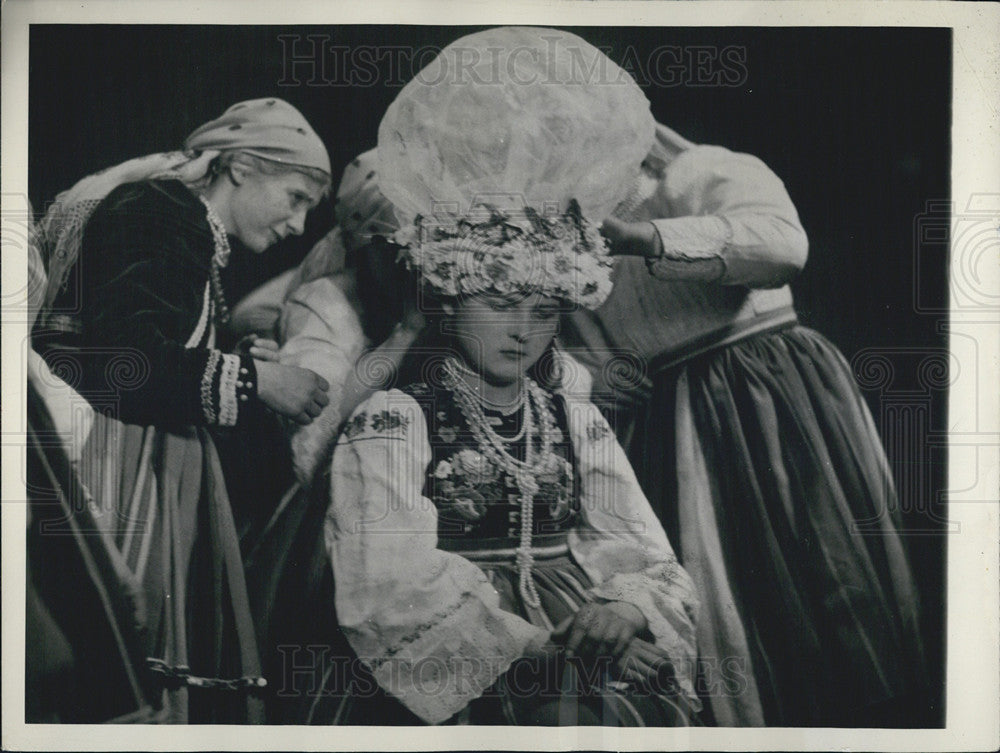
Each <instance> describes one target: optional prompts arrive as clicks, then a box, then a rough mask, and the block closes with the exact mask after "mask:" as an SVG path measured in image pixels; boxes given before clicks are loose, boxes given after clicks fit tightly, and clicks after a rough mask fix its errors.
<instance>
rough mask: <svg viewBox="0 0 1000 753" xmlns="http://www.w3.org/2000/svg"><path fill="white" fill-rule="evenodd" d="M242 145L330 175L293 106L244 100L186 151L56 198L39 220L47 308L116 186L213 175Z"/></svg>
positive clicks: (196, 135) (136, 162)
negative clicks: (223, 156)
mask: <svg viewBox="0 0 1000 753" xmlns="http://www.w3.org/2000/svg"><path fill="white" fill-rule="evenodd" d="M228 149H238V150H241V151H245V152H248V153H250V154H253V155H255V156H258V157H262V158H264V159H269V160H272V161H275V162H280V163H282V164H286V165H289V166H290V167H294V166H299V167H308V168H315V169H317V170H322V171H323V172H325V173H327V174H329V173H330V158H329V156H328V155H327V152H326V147H325V146H324V145H323V142H322V140H321V139H320V138H319V136H317V135H316V133H315V131H313V129H312V128H311V127H310V125H309V123H308V122H307V121H306V119H305V118H304V117H303V116H302V114H301V113H300V112H299V111H298V110H296V109H295V108H294V107H292V105H290V104H288V103H287V102H285V101H283V100H280V99H274V98H271V99H255V100H249V101H246V102H240V103H238V104H235V105H233V106H232V107H230V108H229V109H228V110H226V111H225V112H224V113H223V114H222V116H221V117H219V118H217V119H215V120H212V121H210V122H208V123H206V124H205V125H203V126H201V127H199V128H197V129H196V130H195V131H194V132H193V133H192V134H191V135H190V136H188V138H187V139H186V140H185V142H184V151H175V152H166V153H160V154H150V155H147V156H145V157H137V158H135V159H131V160H128V161H126V162H122V163H121V164H119V165H115V166H114V167H111V168H108V169H106V170H102V171H101V172H99V173H95V174H93V175H89V176H87V177H86V178H84V179H83V180H81V181H79V182H78V183H76V184H75V185H74V186H73V187H72V188H70V189H69V190H68V191H64V192H63V193H61V194H59V195H58V196H57V197H56V200H55V202H53V204H52V206H51V207H50V208H49V210H48V211H47V212H46V214H45V217H43V218H42V220H41V221H40V222H39V224H38V227H37V229H36V231H37V238H38V243H39V247H40V250H41V253H42V258H43V260H44V261H45V263H46V267H47V273H48V283H47V287H46V290H45V298H44V301H43V307H44V308H43V310H51V308H52V306H53V304H54V302H55V299H56V297H57V296H58V295H59V291H60V290H62V288H63V287H64V286H65V285H66V281H67V279H68V277H69V272H70V270H71V269H72V267H73V265H74V264H75V263H76V260H77V258H78V257H79V255H80V246H81V244H82V242H83V231H84V228H85V227H86V224H87V221H88V220H89V219H90V215H91V214H92V213H93V211H94V209H96V208H97V205H98V204H100V203H101V201H103V199H104V198H105V197H106V196H107V195H108V194H109V193H111V191H113V190H114V189H115V188H117V187H118V186H120V185H123V184H125V183H132V182H136V181H142V180H165V179H172V180H180V181H182V182H184V183H187V184H192V183H197V182H198V181H201V180H203V179H204V178H206V177H207V176H208V173H209V169H210V167H211V163H212V160H214V159H215V158H216V157H218V156H219V154H220V153H221V152H222V151H223V150H228Z"/></svg>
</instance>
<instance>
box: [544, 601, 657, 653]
mask: <svg viewBox="0 0 1000 753" xmlns="http://www.w3.org/2000/svg"><path fill="white" fill-rule="evenodd" d="M645 629H646V618H645V617H643V615H642V612H640V611H639V609H638V608H637V607H635V606H633V605H631V604H626V603H625V602H621V601H614V602H610V603H607V604H593V603H591V604H584V605H583V606H582V607H580V610H579V611H578V612H577V613H576V615H575V616H574V617H573V618H572V619H571V620H570V621H566V622H564V623H562V624H561V625H560V626H559V627H558V628H557V629H556V631H555V632H554V633H553V638H554V639H556V640H558V639H559V638H560V637H562V636H563V635H566V636H567V637H566V639H565V646H566V656H567V657H569V656H573V655H574V654H580V655H582V656H585V657H588V658H599V657H605V656H608V657H612V658H614V659H619V658H621V657H622V656H623V654H624V653H625V649H626V648H627V647H628V646H629V644H630V643H631V642H632V640H633V639H634V638H635V637H636V635H638V634H639V633H641V632H642V631H643V630H645Z"/></svg>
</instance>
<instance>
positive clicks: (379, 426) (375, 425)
mask: <svg viewBox="0 0 1000 753" xmlns="http://www.w3.org/2000/svg"><path fill="white" fill-rule="evenodd" d="M409 424H410V419H408V418H407V417H406V416H404V415H403V414H402V413H400V412H399V411H398V410H384V411H380V412H378V413H375V414H373V415H372V429H373V430H375V431H378V432H387V431H395V430H396V429H401V430H402V431H401V432H399V433H401V434H405V433H406V428H407V427H408V426H409Z"/></svg>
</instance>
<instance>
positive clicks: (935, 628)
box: [29, 25, 951, 726]
mask: <svg viewBox="0 0 1000 753" xmlns="http://www.w3.org/2000/svg"><path fill="white" fill-rule="evenodd" d="M475 30H476V29H474V28H460V27H456V28H449V29H440V28H431V27H415V26H413V27H404V26H342V27H336V26H322V27H301V26H300V27H277V26H274V27H271V26H244V27H240V26H213V27H206V26H138V27H119V26H113V25H89V26H61V25H58V26H45V25H43V26H39V25H36V26H33V27H32V29H31V36H30V45H31V49H30V65H31V69H30V90H29V97H30V105H29V139H30V143H29V147H30V163H29V193H30V198H31V201H32V204H33V206H34V207H35V208H36V210H38V211H41V210H44V208H45V206H46V204H47V203H48V202H50V201H51V200H52V198H53V197H54V196H55V194H56V193H57V192H58V191H60V190H62V189H64V188H67V187H69V186H70V185H71V184H72V183H73V182H74V181H76V180H77V179H79V178H81V177H83V176H84V175H87V174H89V173H91V172H94V171H96V170H99V169H101V168H104V167H107V166H109V165H112V164H115V163H117V162H120V161H122V160H125V159H128V158H131V157H135V156H139V155H142V154H146V153H149V152H153V151H162V150H167V149H174V148H177V147H178V146H179V145H180V144H181V142H182V141H183V139H184V137H185V136H186V135H187V133H188V132H190V131H191V130H193V129H194V128H195V127H196V126H197V125H199V124H201V123H202V122H205V121H207V120H210V119H212V118H214V117H216V116H217V115H219V114H220V113H221V112H222V111H223V110H224V109H225V108H226V107H228V106H229V105H230V104H232V103H234V102H237V101H239V100H242V99H251V98H257V97H265V96H278V97H282V98H284V99H287V100H288V101H290V102H291V103H292V104H294V105H295V106H297V107H298V108H299V109H300V110H302V112H303V113H304V114H305V115H306V117H307V118H308V119H309V121H310V122H311V123H312V124H313V125H314V126H315V128H316V130H317V131H318V133H319V135H320V136H321V137H322V138H323V139H324V141H325V142H326V143H327V145H328V147H329V149H330V153H331V159H332V162H333V168H334V172H335V174H336V175H339V171H340V169H341V168H342V167H343V166H344V165H346V163H347V162H348V161H350V160H351V159H352V158H353V157H354V156H355V155H356V154H357V153H359V152H361V151H363V150H365V149H368V148H371V147H372V146H374V145H375V138H376V132H377V128H378V123H379V120H380V118H381V115H382V113H383V112H384V110H385V108H386V106H387V105H388V104H389V102H391V101H392V99H393V97H394V96H395V95H396V93H397V92H398V91H399V89H400V88H401V86H402V85H403V84H404V83H405V82H406V81H407V80H409V79H410V78H411V77H412V76H413V75H414V74H415V73H416V72H417V71H418V70H419V69H420V67H421V66H422V65H423V64H425V63H426V62H428V61H429V60H430V59H431V57H432V56H433V54H434V51H435V50H436V49H439V48H440V47H442V46H444V45H446V44H448V43H449V42H450V41H452V40H454V39H455V38H457V37H459V36H461V35H462V34H465V33H468V32H471V31H475ZM574 31H575V32H577V33H579V34H580V35H581V36H583V37H585V38H586V39H588V40H589V41H591V42H592V43H594V44H596V45H597V46H599V47H602V48H604V49H605V50H606V51H607V52H608V53H609V55H610V56H611V58H612V59H614V60H616V62H619V63H620V64H622V65H623V66H624V67H626V69H628V70H629V71H630V72H632V73H633V74H634V75H635V76H636V78H637V79H638V80H639V81H640V83H641V84H643V85H644V89H645V90H646V92H647V94H648V96H649V97H650V100H651V101H652V104H653V112H654V114H655V115H656V116H657V118H658V119H659V120H660V121H661V122H664V123H666V124H667V125H669V126H671V127H672V128H674V129H675V130H677V131H678V132H680V133H681V134H682V135H683V136H686V137H687V138H689V139H691V140H692V141H695V142H701V143H712V144H720V145H723V146H727V147H729V148H731V149H734V150H738V151H746V152H750V153H752V154H755V155H757V156H759V157H761V158H762V159H763V160H764V161H765V162H766V163H767V164H768V165H770V166H771V167H772V168H773V169H774V170H775V172H777V174H778V175H779V176H780V177H781V178H782V179H783V180H784V181H785V184H786V186H787V187H788V190H789V192H790V194H791V196H792V198H793V200H794V201H795V204H796V206H797V207H798V209H799V213H800V215H801V219H802V223H803V225H804V226H805V229H806V231H807V233H808V234H809V237H810V257H809V262H808V265H807V267H806V270H805V272H804V273H803V274H802V275H801V276H800V277H799V278H798V280H797V281H796V282H795V283H794V285H793V290H794V293H795V296H796V301H797V306H798V310H799V313H800V317H801V319H802V320H803V322H804V323H806V324H808V325H811V326H813V327H815V328H816V329H818V330H820V331H821V332H823V333H824V334H825V335H827V336H828V337H829V338H830V339H832V340H833V341H834V342H835V343H836V344H837V345H838V346H839V347H840V348H841V349H842V351H843V352H844V354H845V356H846V357H847V359H848V361H851V362H852V364H853V366H854V367H855V373H856V375H857V376H858V378H859V382H860V384H861V386H862V388H863V389H864V391H865V396H866V398H867V399H868V401H869V404H870V406H871V409H872V413H873V415H874V417H875V420H876V423H877V424H878V425H879V429H880V431H881V432H882V435H883V439H884V441H885V443H886V446H887V450H888V453H889V457H890V461H891V462H892V464H893V469H894V473H895V475H896V479H897V483H898V485H899V489H900V498H901V505H902V507H903V515H904V519H905V522H906V526H907V528H908V529H909V530H910V531H911V533H912V535H910V536H908V537H907V544H908V546H909V548H910V552H911V556H912V558H913V562H914V568H915V571H916V576H917V579H918V583H919V584H920V585H921V587H922V591H923V603H924V609H925V623H926V624H925V633H926V636H927V639H928V649H929V659H930V664H931V667H932V672H933V673H934V679H935V680H936V681H937V682H936V686H937V687H940V685H941V683H942V682H943V666H944V651H943V620H944V602H945V599H944V552H945V538H946V537H944V536H942V535H940V532H941V530H942V528H943V525H944V524H943V517H944V514H945V510H944V500H943V490H944V478H945V476H944V472H945V451H946V447H945V442H946V425H945V413H944V410H945V403H944V399H945V389H944V388H945V386H946V385H945V383H946V382H947V367H946V366H943V367H941V368H943V369H944V371H941V368H938V369H937V372H936V373H935V367H936V366H940V365H941V364H946V363H947V357H946V355H945V354H946V348H947V343H946V340H945V335H944V334H943V333H942V331H941V330H942V325H943V324H945V323H946V321H947V312H946V307H947V293H946V274H947V270H946V263H947V259H946V255H945V251H944V249H945V248H946V245H945V244H944V243H943V242H939V243H938V244H937V245H928V244H927V243H924V242H922V241H921V238H924V237H925V236H926V237H931V235H929V234H926V233H923V232H922V228H925V227H929V226H934V227H939V228H940V227H945V228H946V227H947V226H948V225H947V223H948V218H947V214H946V211H947V209H946V208H944V209H942V206H941V202H947V200H948V198H949V165H950V140H949V139H950V137H949V132H950V124H951V107H950V102H951V33H950V31H949V30H947V29H880V28H857V29H854V28H829V29H826V28H771V29H759V28H724V29H723V28H578V29H574ZM309 35H315V36H314V37H313V38H312V39H310V38H309ZM314 45H315V46H314ZM293 56H294V58H295V59H297V60H299V61H300V62H297V63H296V62H293ZM935 202H936V204H935ZM929 206H930V207H931V209H932V210H933V211H932V212H931V213H930V214H928V213H927V209H928V207H929ZM331 222H332V211H331V208H330V207H329V205H326V206H323V207H321V208H320V209H319V210H317V211H316V212H314V213H313V215H312V216H311V217H310V220H309V224H308V226H307V230H306V233H305V235H304V236H303V237H302V238H299V239H293V240H291V241H288V242H286V243H284V244H283V245H282V246H281V247H278V248H275V249H272V250H271V251H270V252H269V253H268V254H267V255H265V256H263V257H256V258H247V257H240V258H236V259H235V260H234V263H233V264H232V265H231V268H230V270H229V276H228V279H227V285H228V286H229V287H230V297H231V300H234V301H235V300H236V299H237V298H238V297H239V295H240V294H241V293H244V292H248V291H249V290H250V289H252V288H253V287H254V286H255V285H257V284H259V283H260V282H263V281H264V280H266V279H267V278H268V277H270V276H271V275H273V274H276V273H278V272H280V271H281V270H282V269H284V268H286V267H288V266H291V265H292V264H294V263H295V262H296V261H297V260H298V259H299V258H301V256H302V255H303V254H304V253H305V252H306V251H307V250H308V248H309V246H310V245H311V243H312V242H313V241H315V240H316V239H318V238H319V237H320V236H321V235H322V234H323V233H324V232H325V231H326V229H328V228H329V226H330V224H331ZM918 262H919V264H918ZM918 271H919V274H918ZM928 366H929V367H930V369H929V370H928V368H927V367H928ZM942 375H943V376H942ZM937 713H938V714H943V703H938V705H937ZM914 721H917V720H914ZM924 723H925V724H926V725H927V726H933V725H939V724H942V723H943V717H942V716H938V717H936V718H929V719H926V720H925V722H924Z"/></svg>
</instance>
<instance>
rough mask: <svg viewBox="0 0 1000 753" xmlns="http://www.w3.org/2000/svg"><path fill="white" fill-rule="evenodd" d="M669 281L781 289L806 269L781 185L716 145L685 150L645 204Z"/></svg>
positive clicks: (658, 271) (657, 272) (798, 228)
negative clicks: (657, 237)
mask: <svg viewBox="0 0 1000 753" xmlns="http://www.w3.org/2000/svg"><path fill="white" fill-rule="evenodd" d="M646 206H647V207H650V208H651V211H652V213H653V217H652V222H653V225H654V226H655V227H656V230H657V232H658V234H659V237H660V241H661V243H662V246H663V255H662V256H661V257H660V258H659V259H657V260H650V262H649V267H650V272H651V273H652V274H653V275H654V276H655V277H658V278H661V279H669V280H703V281H717V282H720V283H722V284H724V285H748V286H750V287H761V288H766V287H780V286H781V285H784V284H786V283H788V282H790V281H791V280H792V279H793V278H794V277H795V275H797V274H798V273H799V272H800V271H801V269H802V267H803V265H804V264H805V260H806V254H807V251H808V241H807V239H806V234H805V231H804V230H803V229H802V225H801V223H800V222H799V216H798V213H797V212H796V210H795V206H794V205H793V204H792V200H791V199H790V198H789V196H788V192H787V191H786V189H785V186H784V184H783V183H782V182H781V180H780V179H779V178H778V177H777V176H776V175H775V174H774V173H773V172H772V171H771V170H770V169H769V168H768V167H767V165H765V164H764V163H763V162H761V161H760V160H759V159H757V158H756V157H753V156H751V155H748V154H738V153H736V152H731V151H729V150H728V149H724V148H722V147H716V146H694V147H692V148H690V149H686V150H684V151H682V152H680V154H679V155H678V156H677V157H676V158H675V159H673V161H671V162H670V163H669V164H668V165H667V166H666V168H665V170H664V173H663V177H662V179H661V182H660V184H659V185H658V186H657V187H656V191H655V193H654V195H653V196H652V197H651V198H649V199H648V200H647V203H646Z"/></svg>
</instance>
